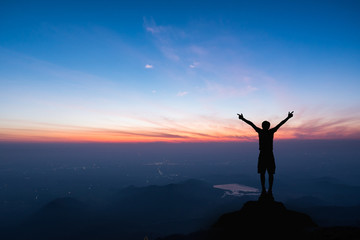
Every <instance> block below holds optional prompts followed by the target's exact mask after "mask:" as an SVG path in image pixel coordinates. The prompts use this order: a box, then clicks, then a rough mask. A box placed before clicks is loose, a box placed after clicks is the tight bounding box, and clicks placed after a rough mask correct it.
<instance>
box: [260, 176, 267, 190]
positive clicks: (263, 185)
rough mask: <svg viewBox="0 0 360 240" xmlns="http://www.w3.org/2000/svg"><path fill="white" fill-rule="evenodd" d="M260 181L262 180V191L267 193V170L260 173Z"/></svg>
mask: <svg viewBox="0 0 360 240" xmlns="http://www.w3.org/2000/svg"><path fill="white" fill-rule="evenodd" d="M260 181H261V188H262V192H263V193H265V192H266V188H265V172H264V173H260Z"/></svg>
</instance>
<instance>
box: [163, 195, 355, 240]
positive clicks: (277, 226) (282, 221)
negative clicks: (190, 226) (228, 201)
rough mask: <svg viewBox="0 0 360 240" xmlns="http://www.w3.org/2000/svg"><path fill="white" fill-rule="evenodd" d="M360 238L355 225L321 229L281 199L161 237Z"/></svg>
mask: <svg viewBox="0 0 360 240" xmlns="http://www.w3.org/2000/svg"><path fill="white" fill-rule="evenodd" d="M205 239H206V240H215V239H217V240H220V239H221V240H230V239H231V240H233V239H295V240H296V239H314V240H315V239H328V240H330V239H344V240H345V239H354V240H355V239H360V229H359V228H353V227H338V228H335V227H334V228H319V227H318V226H317V225H316V224H315V223H314V222H313V221H312V219H311V218H310V217H309V216H308V215H306V214H304V213H300V212H296V211H291V210H288V209H286V208H285V206H284V205H283V204H282V203H281V202H276V201H271V200H265V201H264V200H263V201H249V202H247V203H245V204H244V206H243V207H242V209H241V210H239V211H235V212H230V213H226V214H224V215H222V216H221V217H220V218H219V219H218V220H217V221H216V222H215V224H214V225H213V226H212V227H211V228H210V229H208V230H202V231H198V232H194V233H191V234H188V235H172V236H168V237H165V238H161V239H158V240H205Z"/></svg>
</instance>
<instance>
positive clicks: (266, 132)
mask: <svg viewBox="0 0 360 240" xmlns="http://www.w3.org/2000/svg"><path fill="white" fill-rule="evenodd" d="M293 113H294V111H292V112H289V113H288V116H287V118H285V119H284V120H282V121H281V122H280V123H279V124H278V125H277V126H276V127H274V128H271V129H270V123H269V122H268V121H264V122H262V129H261V128H258V127H257V126H255V124H253V123H252V122H251V121H249V120H247V119H245V118H244V116H243V114H238V115H239V119H241V120H243V121H244V122H246V123H247V124H249V125H250V126H252V127H253V128H254V129H255V131H256V132H257V133H258V134H259V150H260V154H259V160H258V173H260V180H261V187H262V193H261V196H262V197H264V196H265V195H266V189H265V172H266V171H267V172H268V174H269V189H268V194H269V196H270V197H272V186H273V182H274V173H275V158H274V153H273V139H274V133H275V132H276V131H277V130H278V129H279V128H280V127H281V126H282V125H283V124H284V123H286V121H287V120H289V119H290V118H292V117H293Z"/></svg>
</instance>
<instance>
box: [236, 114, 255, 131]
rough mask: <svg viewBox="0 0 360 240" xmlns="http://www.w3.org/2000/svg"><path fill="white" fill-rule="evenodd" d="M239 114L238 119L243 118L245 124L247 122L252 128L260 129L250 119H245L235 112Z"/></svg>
mask: <svg viewBox="0 0 360 240" xmlns="http://www.w3.org/2000/svg"><path fill="white" fill-rule="evenodd" d="M237 115H239V119H240V120H243V121H244V122H246V123H247V124H249V125H250V126H252V127H253V129H254V130H255V131H256V132H258V131H259V130H260V128H258V127H257V126H255V124H253V123H252V122H251V121H249V120H247V119H245V118H244V116H243V114H237Z"/></svg>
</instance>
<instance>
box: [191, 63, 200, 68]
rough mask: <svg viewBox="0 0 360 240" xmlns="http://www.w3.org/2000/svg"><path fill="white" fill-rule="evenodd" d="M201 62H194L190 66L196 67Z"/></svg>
mask: <svg viewBox="0 0 360 240" xmlns="http://www.w3.org/2000/svg"><path fill="white" fill-rule="evenodd" d="M199 64H200V63H199V62H193V63H192V64H190V65H189V68H196V67H197V66H198V65H199Z"/></svg>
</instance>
